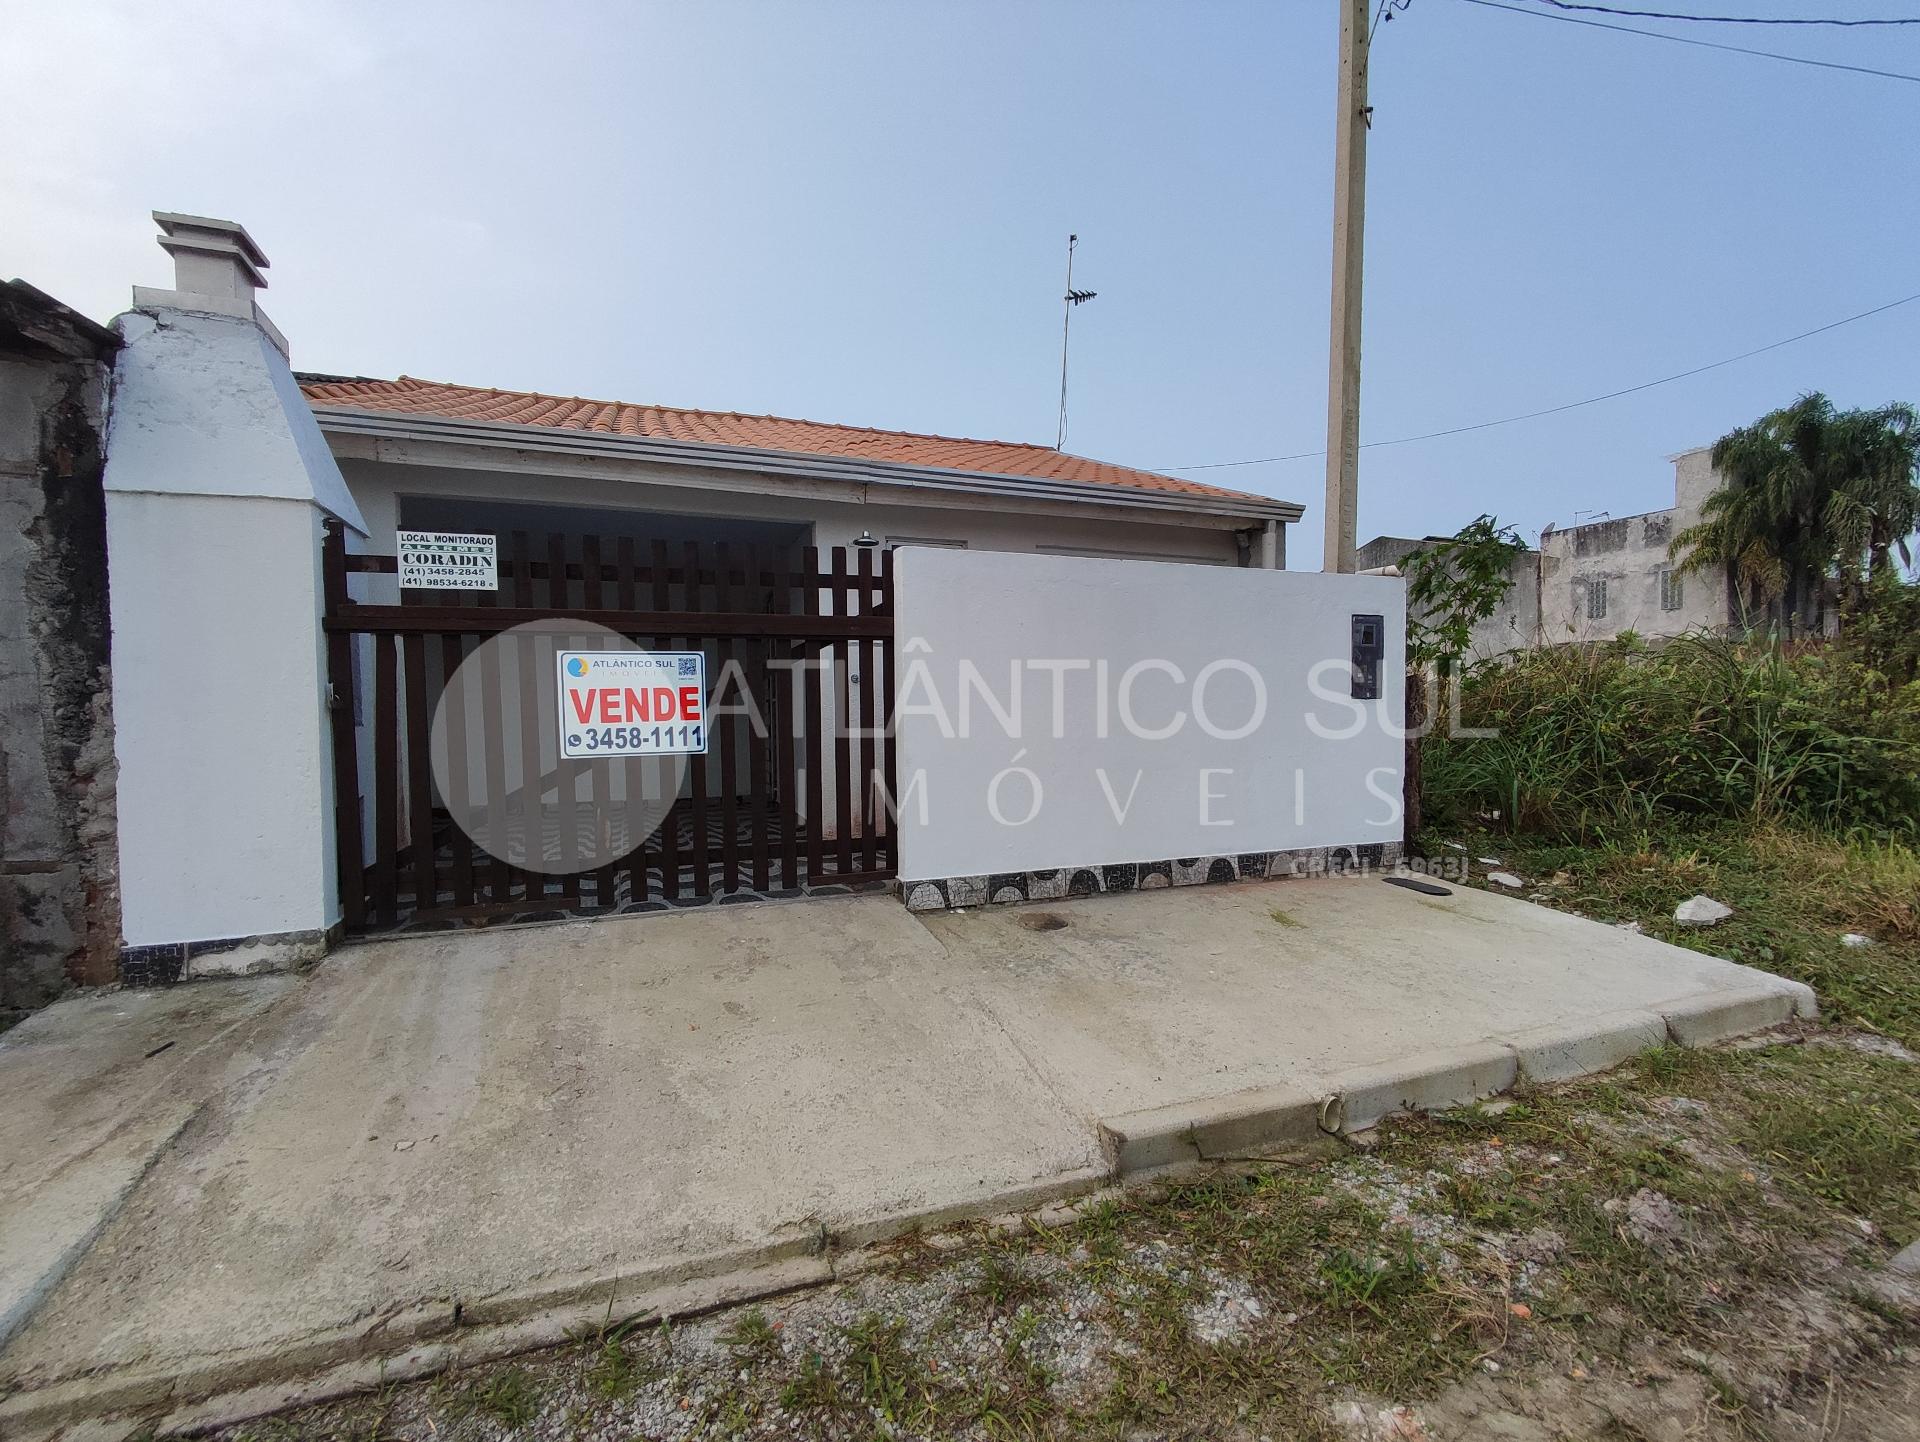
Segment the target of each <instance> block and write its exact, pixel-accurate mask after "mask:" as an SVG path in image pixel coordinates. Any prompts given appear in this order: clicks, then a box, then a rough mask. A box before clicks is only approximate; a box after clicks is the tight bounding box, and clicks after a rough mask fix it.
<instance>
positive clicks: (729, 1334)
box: [720, 1307, 780, 1358]
mask: <svg viewBox="0 0 1920 1442" xmlns="http://www.w3.org/2000/svg"><path fill="white" fill-rule="evenodd" d="M720 1340H721V1341H723V1342H725V1343H726V1344H727V1346H729V1347H731V1348H732V1349H733V1353H734V1355H735V1356H737V1357H741V1358H756V1357H766V1356H769V1355H771V1354H773V1353H775V1352H778V1351H779V1350H780V1333H779V1331H778V1329H777V1328H775V1327H774V1325H773V1323H771V1322H769V1321H768V1320H767V1314H766V1313H765V1312H763V1311H761V1310H760V1308H758V1307H749V1308H747V1310H746V1311H744V1312H742V1313H741V1314H740V1315H739V1316H738V1317H736V1318H734V1320H733V1325H732V1326H730V1327H728V1328H727V1330H726V1331H725V1332H723V1333H722V1334H721V1337H720Z"/></svg>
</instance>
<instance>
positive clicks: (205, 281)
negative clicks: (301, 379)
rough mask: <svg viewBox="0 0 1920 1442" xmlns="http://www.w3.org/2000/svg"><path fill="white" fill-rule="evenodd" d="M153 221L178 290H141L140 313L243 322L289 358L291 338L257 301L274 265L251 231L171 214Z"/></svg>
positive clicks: (137, 293) (136, 300)
mask: <svg viewBox="0 0 1920 1442" xmlns="http://www.w3.org/2000/svg"><path fill="white" fill-rule="evenodd" d="M153 219H154V223H155V224H157V225H158V226H159V227H160V231H161V234H160V248H161V249H162V250H164V251H166V252H167V253H168V254H169V255H171V256H172V257H173V289H172V290H160V289H157V288H155V287H153V286H145V285H136V286H135V287H134V288H133V305H134V309H135V310H153V309H161V308H170V309H173V310H191V311H199V312H200V313H202V314H204V315H231V316H238V317H239V318H240V319H242V320H250V321H252V322H253V323H254V324H255V325H257V326H259V327H260V329H261V330H263V331H265V332H266V334H267V339H268V340H270V341H272V342H273V344H274V348H275V349H276V350H278V351H279V352H280V354H281V355H282V356H283V357H286V356H288V355H289V352H288V350H287V338H286V337H285V336H283V335H281V334H280V330H279V327H278V326H276V325H274V323H273V322H272V321H270V320H268V319H267V313H266V312H265V311H263V310H261V309H260V305H259V302H258V301H256V300H255V299H254V292H255V291H260V290H265V289H266V288H267V278H266V277H265V276H264V275H262V274H261V273H260V272H261V271H263V270H265V269H266V268H267V266H268V264H269V262H268V260H267V257H266V252H264V251H263V250H261V249H260V247H259V246H258V245H257V244H256V243H255V242H254V239H253V237H252V236H250V235H248V234H247V228H246V227H245V226H244V225H241V224H239V223H238V222H236V221H231V220H215V219H214V218H213V217H212V216H207V215H180V214H178V213H176V212H174V211H171V210H156V211H154V212H153Z"/></svg>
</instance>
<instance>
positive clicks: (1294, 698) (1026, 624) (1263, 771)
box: [895, 547, 1406, 880]
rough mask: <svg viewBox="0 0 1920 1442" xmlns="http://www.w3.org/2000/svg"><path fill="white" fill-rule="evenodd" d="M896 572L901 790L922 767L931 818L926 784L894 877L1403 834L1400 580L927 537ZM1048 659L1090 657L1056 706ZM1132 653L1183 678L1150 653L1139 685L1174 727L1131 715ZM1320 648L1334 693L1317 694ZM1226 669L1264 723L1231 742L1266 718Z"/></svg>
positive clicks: (1155, 712)
mask: <svg viewBox="0 0 1920 1442" xmlns="http://www.w3.org/2000/svg"><path fill="white" fill-rule="evenodd" d="M895 584H896V592H895V599H896V606H897V608H898V616H899V622H898V630H897V636H896V640H897V644H898V645H899V647H900V651H899V657H898V662H899V668H898V670H897V673H896V677H897V680H898V682H899V686H900V691H899V704H900V711H899V737H898V744H899V780H900V786H901V789H902V793H903V796H907V795H908V794H909V788H910V787H912V786H914V785H915V784H916V774H918V785H919V786H920V787H921V788H922V790H923V792H924V795H925V799H926V807H925V814H924V816H923V815H922V812H921V808H920V805H919V802H918V797H917V796H914V797H912V798H911V799H906V800H903V802H902V807H901V816H900V838H901V866H900V874H901V877H902V879H904V880H927V879H938V878H943V877H953V876H983V875H989V874H992V873H995V872H1008V871H1027V870H1046V869H1052V868H1055V867H1063V866H1093V865H1106V864H1114V863H1121V862H1129V861H1148V860H1159V859H1166V858H1174V857H1189V856H1208V855H1221V854H1231V853H1236V852H1249V851H1275V850H1283V849H1293V848H1305V847H1321V846H1335V845H1341V846H1354V845H1364V844H1368V843H1372V842H1396V841H1398V840H1400V837H1401V817H1400V814H1399V805H1400V802H1399V796H1400V785H1401V782H1400V775H1401V768H1402V764H1403V757H1404V743H1403V741H1402V739H1401V736H1400V734H1399V731H1398V725H1399V722H1400V719H1401V718H1402V717H1403V716H1404V714H1405V712H1404V700H1403V697H1404V673H1405V669H1406V668H1405V639H1406V627H1405V614H1406V597H1405V587H1404V584H1403V583H1402V582H1401V581H1400V580H1398V579H1395V578H1389V577H1378V576H1340V575H1335V576H1329V575H1319V574H1310V573H1304V572H1288V571H1262V570H1242V569H1237V568H1235V569H1224V568H1219V567H1210V566H1169V565H1154V564H1148V563H1143V562H1138V561H1111V560H1089V559H1081V558H1069V557H1055V556H1034V555H1015V554H994V553H987V552H974V551H951V550H942V549H935V548H930V547H929V548H910V549H906V550H903V551H901V552H900V554H899V555H898V557H897V558H896V560H895ZM1355 613H1371V614H1377V615H1380V616H1382V617H1384V618H1385V627H1386V655H1385V657H1384V659H1383V661H1382V663H1381V688H1380V700H1379V701H1377V702H1355V701H1353V700H1352V699H1351V698H1350V696H1349V691H1350V686H1349V681H1348V671H1347V661H1348V658H1349V657H1350V655H1351V618H1352V616H1353V615H1354V614H1355ZM1057 662H1068V663H1078V662H1087V663H1089V666H1088V669H1080V670H1072V671H1062V672H1060V673H1059V675H1060V685H1061V686H1062V688H1063V690H1062V700H1063V704H1062V705H1060V706H1058V707H1056V706H1055V704H1054V685H1055V672H1054V671H1053V670H1051V669H1048V668H1049V667H1050V666H1051V665H1052V664H1053V663H1057ZM1141 662H1154V663H1160V662H1164V663H1167V664H1170V665H1171V666H1173V667H1174V668H1176V669H1177V672H1178V674H1179V676H1180V677H1181V678H1182V679H1181V680H1180V681H1176V680H1175V679H1174V677H1173V676H1172V675H1171V674H1169V673H1168V672H1167V671H1166V670H1165V669H1164V668H1161V667H1156V668H1154V669H1146V670H1141V671H1140V672H1139V673H1138V675H1137V676H1136V679H1135V680H1134V681H1133V682H1132V683H1131V690H1130V693H1129V696H1128V698H1127V700H1128V701H1129V702H1130V710H1131V714H1132V716H1133V718H1134V720H1135V722H1136V723H1137V724H1138V726H1139V728H1140V729H1141V730H1142V731H1147V732H1151V731H1155V730H1160V729H1163V728H1168V727H1172V728H1174V729H1173V730H1172V732H1171V734H1169V735H1168V736H1166V737H1165V738H1164V739H1147V738H1146V737H1144V736H1141V735H1134V734H1131V733H1130V731H1129V728H1128V727H1127V725H1126V722H1125V716H1126V712H1125V711H1124V710H1123V702H1122V698H1121V694H1120V693H1121V691H1122V689H1123V678H1124V677H1125V676H1126V675H1127V673H1128V672H1129V670H1130V668H1133V667H1135V666H1137V665H1138V664H1139V663H1141ZM1322 662H1327V663H1329V664H1327V665H1325V666H1319V684H1320V687H1321V690H1322V691H1323V692H1325V693H1328V694H1327V695H1324V696H1320V697H1316V696H1315V695H1314V694H1313V692H1312V690H1311V689H1310V688H1311V686H1312V684H1313V678H1314V676H1315V673H1316V666H1318V665H1319V663H1322ZM1036 663H1046V664H1045V665H1039V664H1036ZM1101 663H1104V667H1105V685H1104V687H1102V686H1099V685H1097V683H1096V678H1097V676H1098V675H1099V672H1098V671H1097V670H1095V669H1094V668H1095V667H1098V666H1099V665H1100V664H1101ZM1220 663H1228V664H1227V665H1226V666H1224V667H1223V666H1222V665H1221V664H1220ZM1231 663H1241V664H1244V666H1245V667H1247V668H1250V669H1251V670H1252V671H1254V672H1257V674H1258V675H1259V677H1260V679H1261V682H1262V683H1263V684H1264V687H1265V693H1266V711H1265V716H1264V719H1263V720H1262V721H1261V723H1260V724H1259V726H1258V728H1257V729H1255V730H1254V731H1252V732H1251V733H1250V734H1247V735H1244V736H1240V737H1239V738H1237V739H1226V738H1227V737H1230V736H1231V734H1232V733H1233V732H1235V731H1237V730H1239V729H1241V728H1243V727H1244V726H1245V725H1246V724H1247V723H1248V722H1250V721H1251V720H1252V719H1253V715H1254V703H1253V696H1254V683H1253V682H1252V680H1251V679H1249V677H1248V676H1247V675H1246V674H1244V673H1243V672H1242V671H1240V670H1239V669H1238V668H1237V667H1236V666H1234V665H1232V664H1231ZM1209 667H1214V668H1215V670H1214V674H1213V677H1212V679H1211V680H1210V681H1209V682H1208V683H1207V684H1206V685H1205V687H1204V688H1203V690H1202V693H1201V694H1202V702H1201V704H1202V707H1203V708H1204V711H1205V713H1206V716H1207V719H1208V720H1209V721H1210V722H1211V723H1212V725H1213V727H1214V729H1215V730H1216V731H1217V732H1219V733H1222V735H1219V736H1216V735H1210V734H1209V733H1208V731H1207V730H1206V729H1205V728H1203V726H1202V725H1201V724H1200V722H1199V720H1198V719H1197V718H1196V717H1195V715H1194V714H1193V692H1194V686H1193V683H1194V681H1195V680H1196V678H1198V677H1199V676H1200V675H1201V674H1202V673H1203V672H1204V671H1206V670H1207V668H1209ZM970 669H971V671H972V673H974V674H977V675H978V676H979V677H980V678H981V680H982V682H983V683H984V684H985V685H986V687H987V688H988V689H989V690H991V692H992V693H993V695H994V696H995V698H997V700H998V701H999V703H1000V705H1001V708H1002V709H1003V710H1004V711H1006V712H1008V713H1009V714H1010V717H1011V725H1010V726H1009V725H1007V724H1003V722H1002V720H1001V719H1000V718H999V717H997V716H996V715H995V713H994V712H993V710H992V709H991V708H989V706H988V705H987V704H986V703H985V702H984V700H983V699H982V698H981V696H980V695H979V693H978V691H977V690H975V691H974V692H973V696H972V700H971V704H970V708H969V709H970V717H969V718H967V719H968V720H969V721H970V724H964V723H963V716H962V701H961V697H962V693H963V691H966V690H967V689H968V686H967V683H966V681H965V677H966V676H967V674H968V672H969V670H970ZM1016 671H1017V672H1018V674H1019V677H1020V680H1019V683H1018V685H1019V695H1018V698H1017V701H1016V699H1015V696H1014V686H1015V683H1014V681H1013V679H1012V677H1013V674H1014V673H1015V672H1016ZM1102 691H1103V692H1104V694H1105V697H1106V704H1105V707H1104V710H1105V723H1106V724H1105V725H1104V727H1103V725H1102V712H1103V707H1102V704H1101V702H1100V701H1099V699H1098V697H1097V693H1099V692H1102ZM934 698H937V700H935V699H934ZM940 710H944V713H945V715H944V720H943V718H942V716H941V715H940V714H938V712H939V711H940ZM1182 716H1184V720H1183V721H1182V720H1180V719H1179V718H1180V717H1182ZM1314 721H1317V722H1318V723H1319V724H1320V727H1321V730H1322V731H1323V732H1325V733H1327V734H1316V732H1315V730H1314V727H1313V724H1312V723H1313V722H1314ZM1010 730H1011V731H1012V732H1013V733H1015V734H1012V735H1010V734H1009V731H1010ZM1103 731H1104V734H1103ZM1014 766H1018V767H1024V768H1026V769H1027V770H1028V771H1029V772H1031V773H1032V775H1033V777H1034V778H1037V781H1038V784H1039V788H1040V804H1039V806H1038V809H1037V810H1035V811H1033V814H1032V815H1031V818H1030V819H1027V820H1024V822H1021V824H1007V823H1008V822H1020V821H1021V818H1022V817H1025V816H1026V815H1027V813H1028V811H1029V810H1030V809H1031V807H1032V800H1031V798H1032V797H1033V795H1034V791H1033V784H1032V781H1031V780H1029V779H1028V778H1026V777H1021V776H1017V775H1014V774H1011V773H1009V774H1008V775H1006V776H1005V777H1003V778H1002V780H1001V786H1000V790H999V793H998V798H997V799H998V802H999V812H1000V817H1001V818H1004V820H1002V819H996V817H995V814H994V806H993V802H994V800H995V792H994V782H995V778H996V777H997V776H1000V775H1001V773H1002V772H1006V771H1007V770H1008V768H1010V767H1014ZM1103 776H1104V781H1103ZM1369 783H1371V789H1369ZM1203 798H1205V799H1203ZM1116 812H1120V813H1123V814H1124V819H1122V818H1121V816H1120V815H1116Z"/></svg>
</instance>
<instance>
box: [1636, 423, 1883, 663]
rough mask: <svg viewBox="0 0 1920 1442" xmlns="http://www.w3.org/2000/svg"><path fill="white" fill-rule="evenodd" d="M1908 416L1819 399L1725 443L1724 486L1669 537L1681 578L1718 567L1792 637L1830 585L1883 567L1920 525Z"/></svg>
mask: <svg viewBox="0 0 1920 1442" xmlns="http://www.w3.org/2000/svg"><path fill="white" fill-rule="evenodd" d="M1917 446H1920V418H1916V415H1915V412H1914V409H1913V407H1911V406H1905V405H1890V406H1883V407H1881V408H1879V409H1878V410H1860V411H1836V410H1835V409H1834V407H1833V403H1832V402H1831V401H1829V400H1828V399H1827V398H1826V397H1825V396H1823V395H1821V394H1820V393H1819V392H1818V391H1814V392H1811V393H1809V394H1807V395H1803V396H1801V397H1800V398H1799V399H1798V400H1797V401H1795V402H1794V403H1793V404H1792V405H1790V406H1786V407H1784V408H1782V409H1780V410H1777V411H1771V412H1769V413H1768V414H1766V415H1764V416H1762V417H1760V419H1759V420H1757V421H1755V422H1754V423H1753V424H1752V425H1747V426H1741V427H1740V428H1739V429H1738V430H1734V431H1731V432H1729V433H1728V434H1726V435H1724V436H1722V437H1721V438H1720V439H1719V440H1718V441H1716V442H1714V446H1713V468H1714V470H1716V471H1717V472H1719V474H1720V476H1721V477H1722V480H1723V484H1722V486H1721V488H1720V489H1719V490H1718V491H1715V492H1714V493H1713V494H1712V495H1711V496H1709V497H1708V498H1707V500H1706V503H1705V504H1704V505H1703V506H1702V507H1701V519H1700V521H1699V523H1698V524H1697V525H1693V526H1689V527H1688V528H1687V529H1686V530H1684V531H1682V532H1680V534H1679V535H1677V536H1675V537H1674V538H1673V542H1672V545H1671V546H1670V547H1669V554H1670V555H1672V556H1673V557H1675V558H1676V559H1677V560H1678V561H1679V563H1680V569H1681V571H1682V572H1686V571H1705V570H1708V569H1710V568H1712V567H1716V566H1718V567H1724V568H1725V571H1726V576H1727V588H1728V591H1729V593H1730V595H1731V596H1732V598H1733V599H1734V602H1735V605H1736V609H1737V610H1738V611H1739V612H1740V613H1741V614H1743V615H1744V616H1752V615H1754V614H1755V613H1761V614H1766V615H1768V616H1770V617H1772V618H1774V619H1776V620H1778V621H1781V622H1783V623H1784V624H1785V626H1786V628H1787V629H1788V630H1789V631H1792V630H1794V629H1796V628H1797V627H1799V626H1801V625H1803V624H1804V623H1805V622H1806V621H1807V620H1809V619H1815V618H1817V617H1818V615H1819V613H1820V610H1821V608H1822V602H1823V599H1824V592H1825V589H1826V582H1827V581H1828V580H1829V578H1833V577H1842V578H1846V579H1852V580H1857V579H1858V578H1859V577H1860V575H1861V574H1862V571H1863V570H1865V571H1868V572H1871V571H1874V570H1878V569H1880V568H1883V567H1885V566H1886V565H1888V564H1889V556H1890V553H1891V552H1892V551H1893V550H1895V549H1898V551H1899V553H1900V556H1901V559H1902V560H1903V561H1906V560H1907V559H1909V551H1908V548H1907V537H1908V536H1910V535H1911V534H1912V533H1913V531H1914V529H1915V527H1916V524H1920V488H1916V486H1915V484H1914V467H1915V460H1916V447H1917Z"/></svg>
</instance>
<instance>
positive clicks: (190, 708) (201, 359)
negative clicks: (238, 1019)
mask: <svg viewBox="0 0 1920 1442" xmlns="http://www.w3.org/2000/svg"><path fill="white" fill-rule="evenodd" d="M154 219H155V220H156V221H157V222H159V225H160V230H161V235H160V246H161V248H162V249H164V250H165V251H167V252H168V254H170V255H171V256H172V257H173V261H174V289H172V290H160V289H153V288H148V287H144V286H137V287H135V289H134V293H133V302H134V309H133V310H131V311H129V312H128V313H127V314H125V315H123V316H121V317H120V318H119V320H118V321H117V322H116V323H115V324H116V328H117V329H118V330H119V332H120V335H121V338H122V341H123V342H124V344H123V345H122V347H121V349H120V351H119V353H118V355H117V356H116V357H115V361H114V388H113V402H112V410H111V413H110V415H109V419H108V434H107V465H106V477H105V482H104V486H105V490H106V503H107V563H108V599H109V605H110V607H111V610H112V616H113V708H114V752H115V756H116V759H117V760H118V762H119V766H120V779H119V838H118V839H119V846H120V894H121V925H122V938H121V941H122V951H121V963H122V976H123V978H124V979H126V980H129V981H140V982H148V981H154V980H171V979H173V978H176V977H180V976H195V975H203V974H218V973H230V972H244V971H253V970H264V969H270V968H275V967H284V966H288V965H296V964H298V963H300V962H303V961H306V960H310V959H312V958H313V957H315V956H318V955H319V954H321V953H322V952H324V951H325V950H326V948H327V945H328V942H329V939H330V938H331V936H332V935H333V933H334V930H335V928H336V927H337V925H338V923H339V920H340V903H339V897H338V894H337V888H336V886H335V875H334V846H333V829H332V828H333V814H334V804H333V781H332V754H333V753H332V723H331V716H330V714H329V712H328V709H327V673H326V647H325V644H324V638H323V636H322V633H321V612H322V595H321V588H322V577H321V571H320V541H321V534H322V529H323V527H324V525H325V522H326V520H327V518H328V517H329V516H337V517H339V518H341V519H342V520H344V521H345V522H346V523H347V525H348V526H349V527H350V528H352V529H353V530H355V531H358V532H360V533H362V534H364V533H365V530H366V523H365V522H364V521H363V520H362V519H361V516H360V510H359V507H358V506H357V505H356V504H355V502H354V499H353V496H352V493H351V492H350V491H349V490H348V489H347V484H346V481H345V479H344V478H343V477H342V475H341V474H340V468H339V467H338V466H337V465H336V464H335V463H334V459H333V455H332V453H331V451H330V450H329V449H328V447H327V442H326V438H325V437H324V436H323V435H322V434H321V433H320V427H319V423H318V422H316V421H315V420H314V418H313V412H312V410H311V409H310V408H309V407H308V405H307V403H306V400H305V399H304V398H303V397H302V396H301V394H300V387H299V385H298V383H297V382H296V381H295V380H294V377H293V372H292V371H291V370H290V369H288V366H287V360H286V354H287V343H286V341H285V340H284V339H282V338H281V336H280V333H279V331H277V330H275V329H274V327H273V324H272V322H270V321H269V320H268V319H267V318H266V316H265V315H263V314H262V313H261V311H260V307H259V306H258V305H257V304H256V303H255V299H254V296H255V292H257V291H258V290H259V289H260V288H261V287H263V286H264V285H265V284H266V281H265V279H264V278H263V277H262V275H261V272H262V271H263V270H265V269H266V265H267V258H266V256H265V255H264V254H262V253H261V250H260V247H259V246H258V245H256V244H254V241H253V238H252V237H251V236H249V235H248V234H247V232H246V231H245V230H244V229H243V228H242V227H240V226H238V225H236V224H234V223H233V222H232V221H230V220H212V219H208V218H206V217H204V216H194V215H176V214H174V213H172V212H169V211H161V212H157V213H156V214H155V216H154Z"/></svg>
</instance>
